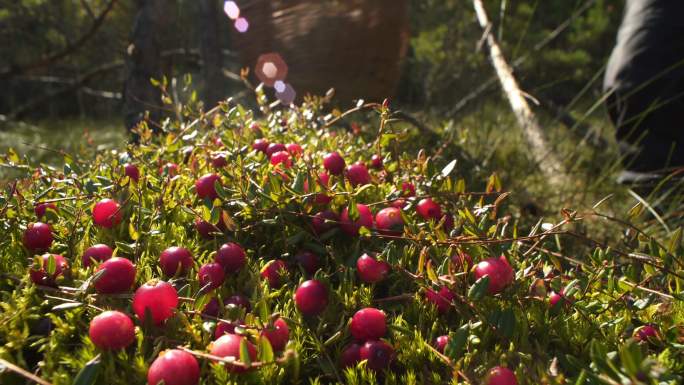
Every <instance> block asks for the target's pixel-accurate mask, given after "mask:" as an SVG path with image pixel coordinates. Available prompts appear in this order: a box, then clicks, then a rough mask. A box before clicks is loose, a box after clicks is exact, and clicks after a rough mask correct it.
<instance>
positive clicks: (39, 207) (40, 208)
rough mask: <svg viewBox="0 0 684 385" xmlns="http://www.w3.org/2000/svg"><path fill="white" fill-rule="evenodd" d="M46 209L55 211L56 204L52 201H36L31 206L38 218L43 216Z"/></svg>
mask: <svg viewBox="0 0 684 385" xmlns="http://www.w3.org/2000/svg"><path fill="white" fill-rule="evenodd" d="M47 209H51V210H53V211H57V205H55V204H54V203H52V202H48V203H37V204H36V206H35V207H34V208H33V211H34V212H35V213H36V217H37V218H38V219H42V218H43V217H44V216H45V213H46V212H47Z"/></svg>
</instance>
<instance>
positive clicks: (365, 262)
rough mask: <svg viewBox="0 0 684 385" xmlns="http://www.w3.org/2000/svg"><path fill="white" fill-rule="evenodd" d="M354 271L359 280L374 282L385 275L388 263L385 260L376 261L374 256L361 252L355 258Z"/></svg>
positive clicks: (388, 267) (387, 271)
mask: <svg viewBox="0 0 684 385" xmlns="http://www.w3.org/2000/svg"><path fill="white" fill-rule="evenodd" d="M356 271H357V273H358V274H359V279H360V280H361V281H363V282H365V283H375V282H380V281H382V280H383V279H385V278H386V277H387V274H389V272H390V265H389V263H387V262H385V261H378V260H377V259H375V257H374V256H371V255H368V254H363V255H362V256H360V257H359V259H357V260H356Z"/></svg>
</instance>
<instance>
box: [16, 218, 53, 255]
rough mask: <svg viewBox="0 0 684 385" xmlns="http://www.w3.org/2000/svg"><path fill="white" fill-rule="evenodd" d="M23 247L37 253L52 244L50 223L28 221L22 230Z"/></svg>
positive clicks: (45, 249)
mask: <svg viewBox="0 0 684 385" xmlns="http://www.w3.org/2000/svg"><path fill="white" fill-rule="evenodd" d="M23 241H24V247H26V248H27V249H28V250H29V251H31V252H34V253H37V252H41V251H47V250H48V249H49V248H50V246H51V245H52V230H50V225H48V224H45V223H42V222H36V223H30V224H29V225H28V227H26V230H25V231H24V239H23Z"/></svg>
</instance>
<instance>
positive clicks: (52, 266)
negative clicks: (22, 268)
mask: <svg viewBox="0 0 684 385" xmlns="http://www.w3.org/2000/svg"><path fill="white" fill-rule="evenodd" d="M46 270H47V273H48V274H50V275H52V274H55V271H57V261H55V256H54V255H52V254H50V256H49V257H48V261H47V266H46Z"/></svg>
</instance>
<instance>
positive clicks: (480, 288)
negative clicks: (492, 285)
mask: <svg viewBox="0 0 684 385" xmlns="http://www.w3.org/2000/svg"><path fill="white" fill-rule="evenodd" d="M488 287H489V276H484V277H482V278H480V279H478V280H477V281H475V283H474V284H473V286H471V287H470V289H469V290H468V299H471V300H478V299H482V298H484V296H485V294H487V288H488Z"/></svg>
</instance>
